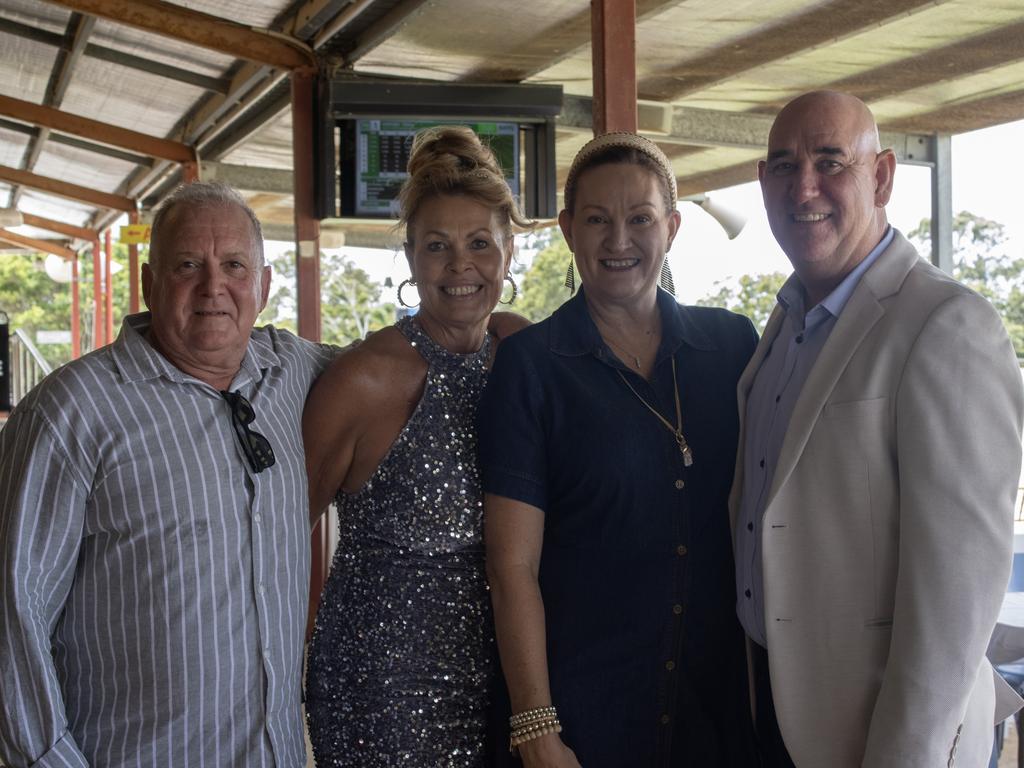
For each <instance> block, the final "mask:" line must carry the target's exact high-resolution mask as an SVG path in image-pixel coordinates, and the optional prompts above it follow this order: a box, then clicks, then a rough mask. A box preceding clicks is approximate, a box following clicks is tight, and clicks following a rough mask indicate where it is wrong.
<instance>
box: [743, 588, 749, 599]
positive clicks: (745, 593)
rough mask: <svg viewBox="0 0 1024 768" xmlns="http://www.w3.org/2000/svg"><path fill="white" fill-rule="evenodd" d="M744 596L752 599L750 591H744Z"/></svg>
mask: <svg viewBox="0 0 1024 768" xmlns="http://www.w3.org/2000/svg"><path fill="white" fill-rule="evenodd" d="M743 594H744V595H746V596H747V597H750V590H749V589H745V590H743Z"/></svg>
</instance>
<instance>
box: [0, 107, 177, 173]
mask: <svg viewBox="0 0 1024 768" xmlns="http://www.w3.org/2000/svg"><path fill="white" fill-rule="evenodd" d="M0 114H4V115H7V116H9V117H13V118H16V119H18V120H24V121H26V122H29V123H33V124H35V125H40V126H44V127H46V128H52V129H53V130H55V131H63V132H64V133H70V134H72V135H74V136H81V137H82V138H85V139H91V140H93V141H98V142H101V143H103V144H112V145H113V146H115V147H121V148H123V149H128V150H131V151H133V152H140V153H142V154H144V155H149V156H151V157H159V158H163V159H164V160H170V161H172V162H175V163H190V162H194V161H195V159H196V157H195V151H194V150H193V149H192V148H191V147H189V146H187V145H185V144H182V143H180V142H177V141H169V140H167V139H158V138H156V137H155V136H148V135H146V134H144V133H139V132H138V131H130V130H128V129H127V128H121V127H120V126H117V125H111V124H110V123H103V122H100V121H99V120H93V119H91V118H88V117H81V116H80V115H72V114H71V113H69V112H62V111H61V110H59V109H53V108H52V107H44V106H42V105H40V104H33V103H32V102H30V101H23V100H21V99H13V98H11V97H10V96H0Z"/></svg>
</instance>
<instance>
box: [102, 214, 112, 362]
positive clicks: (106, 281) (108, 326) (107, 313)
mask: <svg viewBox="0 0 1024 768" xmlns="http://www.w3.org/2000/svg"><path fill="white" fill-rule="evenodd" d="M104 245H105V246H106V248H105V250H106V258H105V259H104V260H103V291H104V294H105V299H106V301H105V304H106V306H105V308H104V313H103V314H104V317H105V319H106V323H105V325H104V333H103V341H104V343H105V344H109V343H110V342H112V341H113V340H114V282H113V280H112V279H111V278H112V277H113V269H112V264H113V261H114V244H113V239H112V238H111V235H110V227H107V233H106V236H105V241H104Z"/></svg>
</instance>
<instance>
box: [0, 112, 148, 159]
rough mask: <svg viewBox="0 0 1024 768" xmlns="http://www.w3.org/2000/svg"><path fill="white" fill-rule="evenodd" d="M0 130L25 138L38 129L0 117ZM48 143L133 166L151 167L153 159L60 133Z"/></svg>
mask: <svg viewBox="0 0 1024 768" xmlns="http://www.w3.org/2000/svg"><path fill="white" fill-rule="evenodd" d="M0 129H3V130H5V131H12V132H14V133H20V134H23V135H25V136H38V135H39V131H40V130H41V129H40V128H37V127H36V126H34V125H25V124H24V123H18V122H15V121H14V120H6V119H4V118H2V117H0ZM50 141H52V142H53V143H54V144H64V145H66V146H69V147H74V148H75V149H83V150H85V151H86V152H95V153H96V154H98V155H103V156H105V157H111V158H113V159H115V160H123V161H124V162H126V163H133V164H135V165H144V166H147V167H148V166H151V165H152V164H153V159H152V158H151V157H146V156H143V155H136V154H133V153H131V152H122V151H121V150H119V149H115V148H114V147H108V146H107V145H106V144H94V143H93V142H91V141H85V140H84V139H79V138H76V137H74V136H65V135H64V134H62V133H51V134H50Z"/></svg>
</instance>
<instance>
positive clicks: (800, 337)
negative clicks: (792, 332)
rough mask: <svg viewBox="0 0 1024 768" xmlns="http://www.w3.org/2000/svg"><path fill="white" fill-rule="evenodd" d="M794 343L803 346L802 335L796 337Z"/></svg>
mask: <svg viewBox="0 0 1024 768" xmlns="http://www.w3.org/2000/svg"><path fill="white" fill-rule="evenodd" d="M796 343H797V344H803V343H804V335H803V334H802V333H801V334H800V335H798V336H797V337H796Z"/></svg>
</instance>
